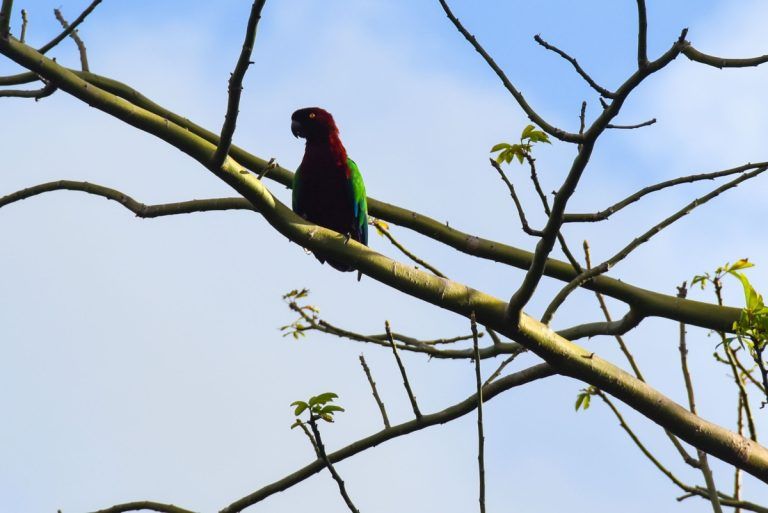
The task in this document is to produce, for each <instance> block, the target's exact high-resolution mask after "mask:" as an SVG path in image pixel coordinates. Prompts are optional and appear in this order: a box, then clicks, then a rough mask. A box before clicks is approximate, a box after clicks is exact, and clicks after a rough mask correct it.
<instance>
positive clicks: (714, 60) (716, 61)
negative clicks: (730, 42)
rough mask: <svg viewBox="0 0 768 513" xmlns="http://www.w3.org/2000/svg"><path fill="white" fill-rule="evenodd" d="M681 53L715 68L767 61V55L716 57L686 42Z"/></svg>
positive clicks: (744, 65) (749, 64)
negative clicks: (740, 57) (732, 57)
mask: <svg viewBox="0 0 768 513" xmlns="http://www.w3.org/2000/svg"><path fill="white" fill-rule="evenodd" d="M682 53H683V55H685V56H686V57H688V58H689V59H690V60H692V61H696V62H700V63H702V64H706V65H707V66H713V67H715V68H720V69H723V68H747V67H752V66H759V65H760V64H763V63H766V62H768V55H760V56H759V57H748V58H742V59H731V58H726V57H716V56H714V55H707V54H706V53H702V52H700V51H698V50H697V49H695V48H694V47H693V45H691V44H690V43H688V44H687V45H686V46H685V48H683V52H682Z"/></svg>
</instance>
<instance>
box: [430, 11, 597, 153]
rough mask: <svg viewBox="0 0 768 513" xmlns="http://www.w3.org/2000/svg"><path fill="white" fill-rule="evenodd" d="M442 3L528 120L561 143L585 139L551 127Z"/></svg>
mask: <svg viewBox="0 0 768 513" xmlns="http://www.w3.org/2000/svg"><path fill="white" fill-rule="evenodd" d="M438 1H439V2H440V5H441V6H442V7H443V11H445V14H446V16H448V19H449V20H451V23H453V25H454V27H456V29H457V30H458V31H459V32H460V33H461V35H462V36H464V38H465V39H466V40H467V41H469V43H470V44H471V45H472V47H473V48H474V49H475V51H477V53H479V54H480V55H481V56H482V57H483V59H485V62H486V63H487V64H488V66H490V67H491V69H492V70H493V71H494V73H496V76H498V77H499V79H501V82H502V83H503V84H504V87H505V88H506V89H507V91H509V92H510V94H511V95H512V96H513V97H514V98H515V100H516V101H517V103H518V105H520V108H522V109H523V111H524V112H525V114H526V115H527V116H528V119H530V120H531V121H532V122H534V123H535V124H536V125H538V126H539V127H540V128H541V129H542V130H544V131H545V132H546V133H548V134H549V135H551V136H552V137H554V138H556V139H560V140H561V141H566V142H570V143H580V142H581V141H582V139H583V138H584V137H583V136H581V135H580V134H574V133H570V132H566V131H565V130H562V129H560V128H557V127H555V126H553V125H550V124H549V123H547V122H546V121H545V120H544V118H542V117H541V116H540V115H539V114H538V113H537V112H536V111H535V110H533V108H532V107H531V106H530V105H529V104H528V102H527V101H526V99H525V98H524V97H523V95H522V93H520V91H518V90H517V89H516V88H515V86H514V85H513V84H512V82H511V81H510V80H509V78H507V75H506V74H505V73H504V71H502V69H501V68H500V67H499V66H498V64H496V61H494V60H493V58H492V57H491V56H490V55H489V54H488V52H486V51H485V49H484V48H483V47H482V46H480V43H478V42H477V39H476V38H475V36H473V35H472V34H470V33H469V32H468V31H467V29H465V28H464V25H462V24H461V22H460V21H459V19H458V18H457V17H456V16H454V14H453V12H452V11H451V9H450V7H448V4H447V3H446V2H445V0H438Z"/></svg>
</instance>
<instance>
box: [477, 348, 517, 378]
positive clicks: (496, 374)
mask: <svg viewBox="0 0 768 513" xmlns="http://www.w3.org/2000/svg"><path fill="white" fill-rule="evenodd" d="M525 351H527V349H523V350H521V351H520V352H518V353H514V354H511V355H509V357H507V358H506V359H505V360H504V361H503V362H501V363H500V364H499V366H498V367H496V370H495V371H493V372H492V373H491V375H490V376H488V379H486V380H485V383H483V387H487V386H488V385H489V384H490V383H492V382H493V380H494V379H496V378H498V377H499V376H500V375H501V371H503V370H504V368H505V367H506V366H507V365H509V364H510V363H512V362H513V361H514V360H515V358H517V355H519V354H521V353H524V352H525Z"/></svg>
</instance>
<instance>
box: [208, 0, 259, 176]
mask: <svg viewBox="0 0 768 513" xmlns="http://www.w3.org/2000/svg"><path fill="white" fill-rule="evenodd" d="M265 2H266V0H254V2H253V5H252V6H251V14H250V16H249V18H248V26H247V27H246V29H245V40H244V41H243V48H242V51H241V52H240V57H239V58H238V59H237V65H236V66H235V71H233V72H232V75H231V76H230V77H229V97H228V100H227V113H226V115H225V117H224V125H223V126H222V127H221V136H220V138H219V144H218V146H217V147H216V152H215V153H214V154H213V159H212V161H211V166H212V167H213V168H215V169H218V168H220V167H221V164H222V163H223V162H224V159H225V158H226V156H227V154H228V153H229V148H230V146H232V136H233V135H234V133H235V126H236V125H237V115H238V113H239V112H240V95H241V94H242V92H243V78H244V77H245V72H246V71H248V66H250V64H251V53H252V52H253V43H254V42H255V41H256V28H257V27H258V25H259V20H260V19H261V10H262V9H263V8H264V3H265Z"/></svg>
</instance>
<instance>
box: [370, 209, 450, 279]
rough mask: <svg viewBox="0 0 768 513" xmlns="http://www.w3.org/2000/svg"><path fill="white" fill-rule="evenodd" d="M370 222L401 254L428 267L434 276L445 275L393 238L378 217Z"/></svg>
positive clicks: (442, 276) (443, 276)
mask: <svg viewBox="0 0 768 513" xmlns="http://www.w3.org/2000/svg"><path fill="white" fill-rule="evenodd" d="M372 222H373V226H374V227H375V228H376V231H377V232H378V233H380V234H381V235H382V236H384V237H386V238H387V240H388V241H389V242H390V243H392V245H393V246H395V247H396V248H397V249H399V250H400V252H401V253H402V254H403V255H405V256H407V257H408V258H410V259H411V260H413V261H414V262H416V263H417V264H419V265H420V266H422V267H424V268H425V269H428V270H429V271H430V272H431V273H432V274H434V275H435V276H440V277H441V278H445V277H446V276H445V275H444V274H443V273H441V272H440V271H439V270H438V269H437V268H436V267H435V266H433V265H432V264H430V263H429V262H427V261H426V260H424V259H422V258H419V257H418V256H416V255H415V254H414V253H413V252H411V251H410V250H409V249H408V248H406V247H405V246H403V245H402V244H400V241H398V240H397V239H396V238H395V236H394V235H392V234H391V233H390V231H389V228H387V227H386V226H385V225H384V224H383V223H382V222H381V221H379V220H378V219H374V220H373V221H372Z"/></svg>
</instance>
